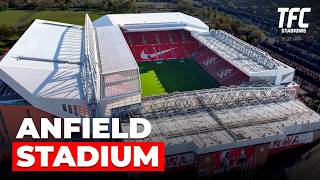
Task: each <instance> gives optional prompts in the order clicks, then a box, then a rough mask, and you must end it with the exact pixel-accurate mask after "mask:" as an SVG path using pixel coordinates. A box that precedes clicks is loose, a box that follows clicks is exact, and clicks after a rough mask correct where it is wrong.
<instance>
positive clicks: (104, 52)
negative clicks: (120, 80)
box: [96, 26, 138, 74]
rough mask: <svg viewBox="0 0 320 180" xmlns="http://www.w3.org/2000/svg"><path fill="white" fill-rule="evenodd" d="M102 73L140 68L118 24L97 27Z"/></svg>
mask: <svg viewBox="0 0 320 180" xmlns="http://www.w3.org/2000/svg"><path fill="white" fill-rule="evenodd" d="M96 34H97V39H98V43H97V44H98V47H99V57H100V58H99V59H100V67H101V72H100V73H102V74H104V73H113V72H119V71H125V70H131V69H138V65H137V63H136V60H135V59H134V57H133V55H132V53H131V50H130V48H129V46H128V44H127V42H126V40H125V38H124V36H123V34H122V32H121V30H120V28H119V27H118V26H104V27H98V28H96Z"/></svg>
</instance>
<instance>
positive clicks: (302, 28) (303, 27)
mask: <svg viewBox="0 0 320 180" xmlns="http://www.w3.org/2000/svg"><path fill="white" fill-rule="evenodd" d="M278 12H279V13H280V19H279V28H281V32H282V33H306V32H307V28H308V27H309V24H308V23H304V21H303V20H304V14H305V13H310V12H311V8H278ZM287 12H288V20H287V26H286V28H284V22H285V16H286V13H287ZM296 13H299V15H297V14H296ZM298 17H299V19H298ZM294 20H298V27H299V28H292V22H293V21H294Z"/></svg>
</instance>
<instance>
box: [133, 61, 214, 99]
mask: <svg viewBox="0 0 320 180" xmlns="http://www.w3.org/2000/svg"><path fill="white" fill-rule="evenodd" d="M139 68H140V78H141V87H142V96H151V95H160V94H164V93H172V92H175V91H190V90H196V89H207V88H214V87H218V86H219V84H218V83H217V82H216V81H215V80H214V79H212V77H211V76H210V75H209V74H208V73H207V72H205V71H204V70H202V69H201V67H200V66H199V65H198V64H197V63H196V62H194V61H193V60H192V59H187V60H186V59H184V60H169V61H155V62H143V63H140V64H139Z"/></svg>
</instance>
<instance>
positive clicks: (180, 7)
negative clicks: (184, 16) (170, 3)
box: [176, 0, 194, 11]
mask: <svg viewBox="0 0 320 180" xmlns="http://www.w3.org/2000/svg"><path fill="white" fill-rule="evenodd" d="M176 3H177V11H192V10H193V9H194V6H193V0H177V1H176Z"/></svg>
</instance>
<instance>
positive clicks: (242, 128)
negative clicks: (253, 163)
mask: <svg viewBox="0 0 320 180" xmlns="http://www.w3.org/2000/svg"><path fill="white" fill-rule="evenodd" d="M294 94H295V90H294V89H291V88H284V87H238V88H220V89H208V90H199V91H191V92H182V93H176V94H169V95H164V96H157V97H147V98H145V99H143V100H142V107H132V108H131V109H129V110H128V111H127V112H125V113H124V112H122V111H121V108H119V109H115V110H114V113H115V115H120V116H121V115H122V116H123V118H124V117H128V116H129V117H143V118H145V119H148V120H149V121H150V122H151V124H152V132H151V134H150V136H148V138H146V139H144V141H163V142H166V146H167V149H166V154H167V155H170V154H179V153H185V152H190V151H193V152H196V153H199V154H202V153H209V152H214V151H220V150H225V149H230V148H236V147H243V146H249V145H255V144H262V143H267V142H270V141H276V140H283V139H285V138H286V136H287V135H290V134H299V133H308V132H311V131H314V130H316V129H320V115H319V114H317V113H316V112H314V111H312V110H311V109H309V108H308V107H306V106H305V105H304V104H303V103H302V102H300V101H298V100H296V99H295V98H294ZM122 113H124V114H122ZM122 128H123V131H124V132H129V123H127V122H124V123H123V124H122ZM311 136H312V134H311ZM311 139H312V138H311ZM130 141H131V140H130ZM137 141H139V140H137Z"/></svg>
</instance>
